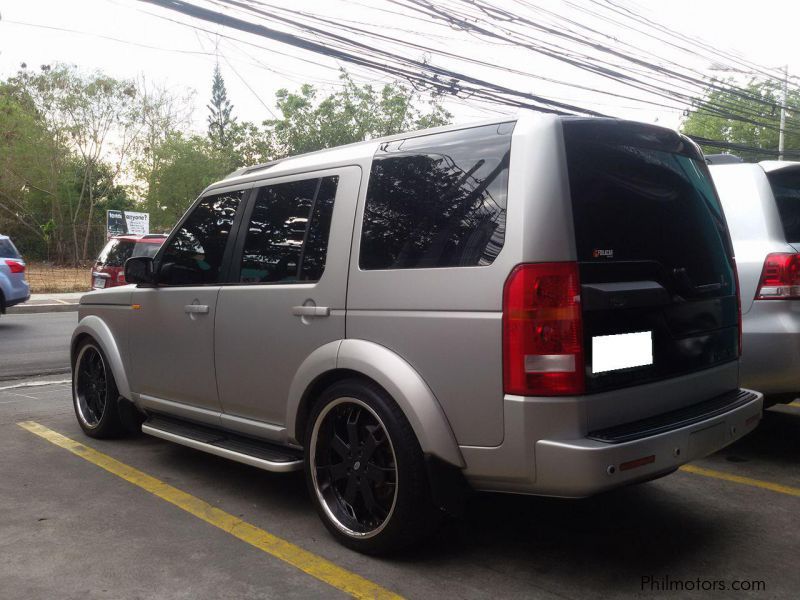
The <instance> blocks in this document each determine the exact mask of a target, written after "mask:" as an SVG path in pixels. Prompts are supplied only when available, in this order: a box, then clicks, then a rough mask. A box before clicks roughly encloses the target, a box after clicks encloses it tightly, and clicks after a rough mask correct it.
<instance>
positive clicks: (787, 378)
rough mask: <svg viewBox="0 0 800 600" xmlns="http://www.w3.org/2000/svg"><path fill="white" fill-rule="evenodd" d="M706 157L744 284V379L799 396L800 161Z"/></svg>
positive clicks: (768, 391) (773, 393) (767, 390)
mask: <svg viewBox="0 0 800 600" xmlns="http://www.w3.org/2000/svg"><path fill="white" fill-rule="evenodd" d="M708 161H709V162H710V163H711V166H710V167H709V169H710V171H711V175H712V177H713V179H714V184H715V185H716V187H717V190H718V191H719V196H720V199H721V200H722V206H723V208H724V209H725V216H726V218H727V220H728V225H729V226H730V231H731V237H732V238H733V247H734V251H735V255H736V263H737V266H738V267H739V280H740V282H741V285H742V313H743V321H744V322H743V334H742V335H743V343H742V349H743V354H742V367H741V378H742V383H743V384H745V385H747V386H754V387H755V388H757V389H759V390H761V391H762V392H764V394H765V396H766V401H767V402H768V403H769V404H774V403H777V402H791V401H792V400H793V399H794V398H797V397H798V396H800V347H799V346H798V343H797V341H798V339H799V338H798V335H800V314H798V306H799V305H798V304H797V303H796V302H797V300H798V299H800V162H788V161H786V162H784V161H781V162H779V161H764V162H761V163H758V164H750V163H743V162H742V161H741V160H738V159H735V158H734V157H731V156H730V155H719V156H710V157H708ZM720 163H722V164H720Z"/></svg>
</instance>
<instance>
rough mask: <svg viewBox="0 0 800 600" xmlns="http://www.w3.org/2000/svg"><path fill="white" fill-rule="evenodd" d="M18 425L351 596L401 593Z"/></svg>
mask: <svg viewBox="0 0 800 600" xmlns="http://www.w3.org/2000/svg"><path fill="white" fill-rule="evenodd" d="M17 425H19V426H20V427H22V428H23V429H27V430H28V431H30V432H31V433H35V434H36V435H38V436H39V437H42V438H44V439H46V440H47V441H48V442H51V443H53V444H55V445H56V446H60V447H62V448H65V449H66V450H69V451H70V452H72V453H73V454H75V455H76V456H80V457H81V458H83V459H84V460H87V461H89V462H90V463H93V464H95V465H97V466H98V467H100V468H102V469H105V470H106V471H108V472H109V473H113V474H114V475H116V476H117V477H121V478H122V479H124V480H125V481H128V482H130V483H132V484H133V485H135V486H138V487H140V488H142V489H143V490H146V491H148V492H150V493H151V494H153V495H154V496H158V497H159V498H161V499H162V500H166V501H167V502H169V503H170V504H174V505H175V506H177V507H178V508H180V509H182V510H185V511H186V512H188V513H190V514H192V515H194V516H195V517H197V518H198V519H202V520H203V521H205V522H206V523H209V524H211V525H213V526H214V527H218V528H219V529H222V530H223V531H225V532H227V533H229V534H231V535H232V536H234V537H237V538H239V539H240V540H242V541H243V542H246V543H248V544H250V545H251V546H254V547H256V548H258V549H259V550H263V551H264V552H266V553H267V554H271V555H272V556H274V557H276V558H279V559H280V560H282V561H284V562H286V563H289V564H290V565H292V566H293V567H296V568H297V569H300V570H301V571H303V572H304V573H307V574H309V575H311V576H312V577H316V578H317V579H319V580H320V581H324V582H325V583H327V584H329V585H331V586H333V587H335V588H337V589H339V590H341V591H343V592H345V593H347V594H350V595H351V596H353V597H354V598H401V596H398V595H397V594H394V593H393V592H391V591H389V590H387V589H386V588H383V587H381V586H379V585H378V584H376V583H373V582H372V581H369V580H368V579H364V578H363V577H361V576H360V575H356V574H355V573H351V572H350V571H348V570H346V569H343V568H342V567H340V566H338V565H336V564H334V563H332V562H330V561H328V560H325V559H324V558H322V557H320V556H317V555H316V554H313V553H311V552H308V551H307V550H303V549H302V548H300V547H299V546H295V545H294V544H292V543H290V542H287V541H286V540H284V539H282V538H279V537H278V536H275V535H272V534H271V533H269V532H267V531H264V530H263V529H260V528H258V527H256V526H255V525H251V524H250V523H247V522H246V521H243V520H241V519H239V518H238V517H235V516H233V515H231V514H229V513H226V512H225V511H223V510H220V509H219V508H216V507H214V506H212V505H211V504H209V503H208V502H205V501H203V500H201V499H200V498H196V497H195V496H192V495H191V494H187V493H186V492H184V491H181V490H179V489H177V488H175V487H172V486H171V485H169V484H167V483H164V482H163V481H159V480H158V479H156V478H155V477H152V476H150V475H148V474H147V473H143V472H142V471H139V470H138V469H135V468H133V467H130V466H128V465H126V464H125V463H121V462H119V461H118V460H116V459H114V458H111V457H110V456H108V455H107V454H103V453H102V452H98V451H97V450H94V449H93V448H90V447H88V446H84V445H83V444H81V443H79V442H76V441H74V440H72V439H70V438H68V437H66V436H63V435H61V434H60V433H58V432H56V431H53V430H52V429H48V428H47V427H45V426H44V425H40V424H39V423H36V422H35V421H24V422H22V423H17Z"/></svg>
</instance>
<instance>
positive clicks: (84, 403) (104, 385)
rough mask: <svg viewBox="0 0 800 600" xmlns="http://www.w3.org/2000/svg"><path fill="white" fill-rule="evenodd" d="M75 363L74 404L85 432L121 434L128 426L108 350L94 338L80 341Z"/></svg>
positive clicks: (95, 435) (100, 435)
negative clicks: (120, 403)
mask: <svg viewBox="0 0 800 600" xmlns="http://www.w3.org/2000/svg"><path fill="white" fill-rule="evenodd" d="M75 356H76V358H75V363H74V364H73V366H72V405H73V407H74V409H75V416H76V417H77V418H78V424H79V425H80V426H81V429H83V432H84V433H85V434H86V435H88V436H89V437H93V438H112V437H118V436H120V435H121V434H122V433H123V432H124V431H125V427H124V426H123V422H122V419H121V416H120V412H119V402H118V399H119V391H118V390H117V384H116V382H115V381H114V375H113V373H111V368H110V366H109V364H108V360H107V358H106V355H105V353H104V352H103V350H102V349H101V348H100V346H99V345H98V344H97V343H96V342H95V341H94V340H92V339H87V340H84V341H82V342H81V343H80V345H79V346H78V348H77V351H76V354H75Z"/></svg>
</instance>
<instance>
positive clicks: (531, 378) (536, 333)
mask: <svg viewBox="0 0 800 600" xmlns="http://www.w3.org/2000/svg"><path fill="white" fill-rule="evenodd" d="M503 389H504V391H505V393H507V394H519V395H522V396H562V395H568V394H581V393H583V391H584V389H585V381H584V357H583V327H582V320H581V305H580V283H579V280H578V265H577V263H574V262H561V263H536V264H523V265H517V266H516V267H515V268H514V270H513V271H511V274H510V275H509V276H508V279H507V280H506V284H505V287H504V290H503Z"/></svg>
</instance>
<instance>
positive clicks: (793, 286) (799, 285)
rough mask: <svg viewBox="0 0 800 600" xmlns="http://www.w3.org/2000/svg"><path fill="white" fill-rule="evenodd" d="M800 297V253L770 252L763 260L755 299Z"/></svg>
mask: <svg viewBox="0 0 800 600" xmlns="http://www.w3.org/2000/svg"><path fill="white" fill-rule="evenodd" d="M794 298H800V254H770V255H768V256H767V258H766V260H765V261H764V269H763V270H762V271H761V281H759V282H758V291H757V292H756V300H788V299H794Z"/></svg>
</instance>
